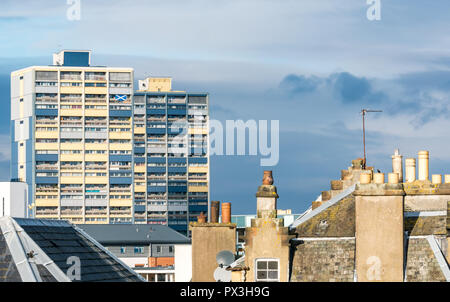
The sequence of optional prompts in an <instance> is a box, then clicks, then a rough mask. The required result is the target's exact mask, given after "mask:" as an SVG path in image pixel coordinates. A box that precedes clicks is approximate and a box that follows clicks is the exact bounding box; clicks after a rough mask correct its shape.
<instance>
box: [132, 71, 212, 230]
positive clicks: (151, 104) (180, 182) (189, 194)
mask: <svg viewBox="0 0 450 302" xmlns="http://www.w3.org/2000/svg"><path fill="white" fill-rule="evenodd" d="M139 88H140V89H139V91H137V92H135V94H134V113H133V114H134V115H133V118H134V137H133V141H134V155H133V160H134V202H135V212H134V215H135V216H134V220H135V222H136V223H148V224H167V225H169V226H170V227H172V228H173V229H175V230H177V231H179V232H181V233H183V234H187V231H188V223H189V222H190V221H195V220H197V217H198V215H199V214H200V213H201V212H203V213H204V214H206V215H207V214H208V200H209V154H208V139H209V132H208V117H209V114H208V111H209V110H208V94H206V93H187V92H184V91H173V90H172V81H171V79H170V78H147V79H145V80H144V81H140V82H139Z"/></svg>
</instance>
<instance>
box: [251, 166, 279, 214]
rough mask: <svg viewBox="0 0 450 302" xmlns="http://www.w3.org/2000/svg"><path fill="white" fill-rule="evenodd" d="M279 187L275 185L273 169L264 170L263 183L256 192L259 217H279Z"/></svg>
mask: <svg viewBox="0 0 450 302" xmlns="http://www.w3.org/2000/svg"><path fill="white" fill-rule="evenodd" d="M277 199H278V194H277V187H275V186H274V185H273V177H272V171H264V177H263V182H262V185H261V186H259V187H258V192H256V210H257V217H258V218H276V217H277Z"/></svg>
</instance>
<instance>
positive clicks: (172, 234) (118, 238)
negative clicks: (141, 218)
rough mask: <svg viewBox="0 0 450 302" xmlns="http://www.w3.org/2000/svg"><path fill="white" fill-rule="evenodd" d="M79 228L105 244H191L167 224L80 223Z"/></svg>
mask: <svg viewBox="0 0 450 302" xmlns="http://www.w3.org/2000/svg"><path fill="white" fill-rule="evenodd" d="M77 226H78V227H79V228H81V229H83V230H84V231H85V232H86V233H88V234H89V235H91V236H92V237H94V238H95V240H97V241H98V242H100V243H101V244H103V245H122V244H123V245H126V244H145V245H147V244H150V243H152V244H154V243H167V244H190V243H191V240H190V239H189V238H188V237H186V236H184V235H182V234H180V233H178V232H177V231H175V230H173V229H171V228H170V227H168V226H166V225H159V224H158V225H148V224H79V225H77Z"/></svg>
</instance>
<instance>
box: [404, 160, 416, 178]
mask: <svg viewBox="0 0 450 302" xmlns="http://www.w3.org/2000/svg"><path fill="white" fill-rule="evenodd" d="M405 172H406V179H405V181H406V182H413V181H415V180H416V159H415V158H407V159H406V160H405Z"/></svg>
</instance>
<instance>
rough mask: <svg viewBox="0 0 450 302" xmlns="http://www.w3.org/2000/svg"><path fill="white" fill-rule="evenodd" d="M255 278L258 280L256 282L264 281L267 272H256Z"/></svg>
mask: <svg viewBox="0 0 450 302" xmlns="http://www.w3.org/2000/svg"><path fill="white" fill-rule="evenodd" d="M256 278H258V280H266V279H267V272H266V271H258V272H257V274H256Z"/></svg>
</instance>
